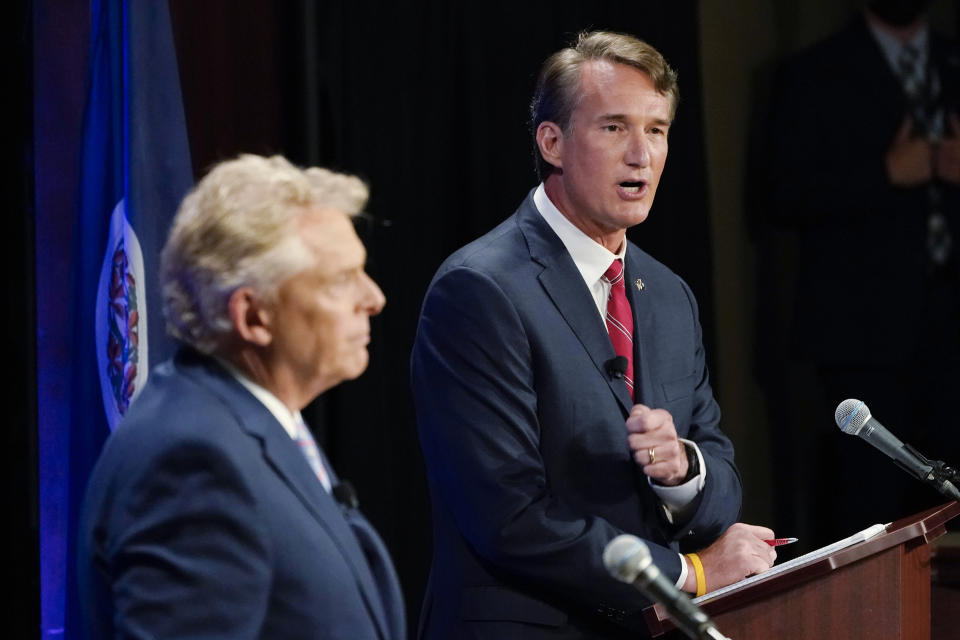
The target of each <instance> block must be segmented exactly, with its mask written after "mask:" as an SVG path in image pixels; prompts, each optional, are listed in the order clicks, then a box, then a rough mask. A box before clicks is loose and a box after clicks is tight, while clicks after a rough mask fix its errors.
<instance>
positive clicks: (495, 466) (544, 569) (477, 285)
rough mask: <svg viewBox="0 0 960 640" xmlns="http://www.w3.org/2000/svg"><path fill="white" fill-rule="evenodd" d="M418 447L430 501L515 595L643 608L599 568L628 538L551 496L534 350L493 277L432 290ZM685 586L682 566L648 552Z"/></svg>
mask: <svg viewBox="0 0 960 640" xmlns="http://www.w3.org/2000/svg"><path fill="white" fill-rule="evenodd" d="M412 376H413V387H414V394H415V400H416V409H417V416H418V425H419V429H420V438H421V443H422V447H423V451H424V457H425V461H426V464H427V469H428V475H429V478H430V483H431V488H432V491H433V499H434V500H435V501H439V502H440V503H442V508H443V509H444V510H445V511H448V512H449V513H450V514H451V515H452V518H453V520H454V521H455V524H456V527H457V529H458V530H459V531H460V533H461V534H462V535H463V536H464V537H465V538H466V539H467V541H468V542H469V544H470V546H471V547H472V548H473V550H474V551H475V552H476V553H477V554H479V556H481V557H482V558H483V559H484V560H485V561H486V562H487V563H488V564H489V565H492V567H493V568H494V569H495V570H497V571H504V572H506V573H508V574H509V575H511V576H512V577H513V579H514V580H517V581H518V582H519V583H527V584H529V585H532V586H534V587H536V588H539V589H542V590H546V591H549V592H551V593H554V594H557V595H560V596H562V597H565V598H567V599H568V600H569V601H571V602H573V603H577V604H578V605H581V606H583V607H588V608H590V609H591V610H596V609H598V608H601V607H603V608H607V607H614V608H617V609H619V610H621V611H623V612H625V613H626V614H629V613H631V612H635V611H637V610H639V608H640V607H641V606H642V605H644V601H643V599H642V598H641V597H639V594H637V592H636V591H635V590H634V589H633V588H632V587H630V586H628V585H624V584H622V583H619V582H617V581H615V580H614V579H613V578H611V577H610V576H609V574H608V573H607V571H606V570H605V568H604V567H603V564H602V554H603V549H604V547H605V545H606V544H607V543H608V542H609V541H610V540H611V539H612V538H614V537H615V536H616V535H618V534H620V533H622V531H619V530H618V529H617V528H615V527H614V526H612V525H611V524H610V523H609V522H607V521H606V520H604V519H602V518H599V517H595V516H591V515H589V514H587V513H583V512H582V511H581V510H576V509H573V508H571V507H570V506H569V505H567V504H564V503H563V502H562V501H560V500H559V499H557V497H556V496H554V495H553V494H551V491H550V487H549V485H548V482H547V478H546V473H545V470H544V462H543V459H542V458H541V456H540V453H539V449H538V443H539V439H540V430H541V426H542V427H543V428H544V429H548V428H549V425H540V424H539V421H538V414H537V402H538V398H537V393H536V388H535V379H534V372H533V369H532V357H531V345H530V343H529V341H528V338H527V335H526V332H525V329H524V326H523V322H522V321H521V319H520V317H519V315H518V313H517V311H516V309H515V307H514V305H513V303H512V302H511V300H510V299H509V298H508V296H507V295H505V294H504V292H503V291H502V290H501V288H500V287H499V286H498V284H497V283H496V282H494V281H493V280H492V279H491V278H490V277H489V276H487V275H485V274H483V273H481V272H478V271H475V270H472V269H469V268H464V267H460V268H454V269H453V270H450V271H447V272H445V273H443V274H442V275H440V276H438V278H437V279H436V280H435V282H434V283H433V284H432V286H431V289H430V291H429V292H428V294H427V298H426V300H425V302H424V307H423V311H422V315H421V320H420V325H419V328H418V333H417V339H416V343H415V346H414V351H413V357H412ZM651 552H652V553H653V555H654V560H655V561H656V562H658V563H659V564H660V566H661V567H669V568H670V572H671V573H673V574H674V578H675V577H676V576H677V575H679V558H678V556H677V554H676V553H675V552H673V551H671V550H670V549H668V548H666V547H662V546H659V545H655V544H652V545H651Z"/></svg>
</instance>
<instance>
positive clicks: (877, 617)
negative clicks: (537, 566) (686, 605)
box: [644, 502, 960, 640]
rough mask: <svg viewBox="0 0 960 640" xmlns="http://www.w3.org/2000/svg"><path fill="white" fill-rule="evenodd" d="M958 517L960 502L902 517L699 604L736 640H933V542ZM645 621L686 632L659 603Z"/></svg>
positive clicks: (660, 631) (659, 630) (654, 630)
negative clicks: (845, 544)
mask: <svg viewBox="0 0 960 640" xmlns="http://www.w3.org/2000/svg"><path fill="white" fill-rule="evenodd" d="M958 514H960V504H958V503H957V502H949V503H947V504H944V505H941V506H939V507H934V508H933V509H928V510H927V511H923V512H921V513H918V514H916V515H914V516H911V517H909V518H904V519H902V520H897V521H896V522H894V523H892V524H891V525H890V526H889V527H887V529H886V531H884V532H883V533H880V534H878V535H876V536H874V537H873V538H870V539H868V540H866V541H864V542H859V543H857V544H854V545H852V546H849V547H846V548H844V549H841V550H839V551H836V552H834V553H832V554H830V555H827V556H824V557H822V558H818V559H816V560H813V561H811V562H810V563H805V564H802V565H801V566H797V567H794V568H792V569H790V570H788V571H784V572H783V573H780V574H778V575H774V576H771V577H770V578H768V579H761V580H758V581H756V582H753V583H751V584H749V585H745V586H744V587H742V588H740V589H735V590H733V591H730V592H727V593H724V594H722V595H720V596H718V597H716V598H713V599H709V600H706V601H704V602H702V603H701V604H700V606H701V608H702V609H703V610H704V612H705V613H706V614H707V615H709V616H710V617H711V618H712V619H713V621H714V622H715V623H716V625H717V628H718V629H719V630H720V631H721V632H722V633H723V634H724V635H726V636H728V637H729V638H730V639H731V640H755V639H768V638H769V639H776V640H812V639H820V638H837V639H841V638H842V639H843V640H858V639H862V640H887V639H893V638H903V639H907V640H930V544H929V543H930V542H931V541H932V540H935V539H936V538H938V537H940V536H941V535H943V534H944V533H946V529H945V527H944V525H945V524H946V523H947V522H948V521H949V520H950V519H952V518H953V517H955V516H956V515H958ZM644 618H645V620H646V622H647V626H648V627H649V629H650V632H651V634H652V635H653V636H654V637H661V636H662V637H664V640H666V639H669V640H674V639H680V638H685V637H686V636H684V635H683V634H682V633H681V632H680V631H678V630H676V627H675V626H674V625H673V623H672V622H671V621H670V619H669V618H667V615H666V612H665V611H664V610H663V608H662V607H661V606H660V605H656V606H651V607H648V608H647V609H645V610H644ZM664 634H667V635H664ZM957 637H958V638H960V630H958V632H957Z"/></svg>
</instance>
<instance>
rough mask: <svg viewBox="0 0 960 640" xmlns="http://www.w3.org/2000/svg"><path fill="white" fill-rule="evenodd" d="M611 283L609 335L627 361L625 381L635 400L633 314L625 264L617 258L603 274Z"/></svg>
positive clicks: (608, 320) (608, 309)
mask: <svg viewBox="0 0 960 640" xmlns="http://www.w3.org/2000/svg"><path fill="white" fill-rule="evenodd" d="M603 279H604V280H606V281H607V282H609V283H610V295H609V296H608V297H607V333H609V334H610V342H611V343H612V344H613V350H614V351H615V352H616V354H617V355H618V356H623V357H625V358H626V359H627V370H626V371H625V372H624V374H623V380H624V382H626V383H627V390H628V391H629V392H630V397H631V398H633V397H634V396H633V312H632V311H631V310H630V302H629V301H628V300H627V289H626V286H625V285H624V282H623V262H622V261H621V260H620V258H617V259H615V260H614V261H613V263H611V264H610V268H608V269H607V271H606V273H604V274H603Z"/></svg>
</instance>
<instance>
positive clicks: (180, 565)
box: [95, 438, 271, 639]
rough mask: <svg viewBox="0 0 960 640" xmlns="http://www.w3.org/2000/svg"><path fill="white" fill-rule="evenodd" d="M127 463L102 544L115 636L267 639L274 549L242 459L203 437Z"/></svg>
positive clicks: (102, 534)
mask: <svg viewBox="0 0 960 640" xmlns="http://www.w3.org/2000/svg"><path fill="white" fill-rule="evenodd" d="M128 464H130V465H133V466H135V467H139V468H138V469H137V470H136V471H135V472H134V473H132V474H130V475H126V476H124V477H127V478H130V481H129V482H127V483H126V484H125V486H121V487H117V488H116V494H115V498H114V499H115V505H114V507H113V508H111V509H110V510H109V511H108V513H110V516H109V517H110V518H111V520H112V521H111V522H110V523H108V524H107V526H105V527H103V528H102V529H101V533H100V534H99V536H100V539H99V540H98V541H97V542H98V546H99V547H100V548H101V551H102V556H101V557H102V558H103V562H104V564H105V566H103V567H101V570H103V571H106V572H107V573H108V574H109V575H110V576H111V578H112V580H111V582H112V585H113V600H114V603H115V607H116V613H115V616H114V621H113V625H114V631H115V635H116V637H118V638H128V637H136V638H143V637H156V638H201V637H202V638H211V639H213V638H224V639H226V638H230V639H237V638H256V637H259V634H260V627H261V625H262V622H263V619H264V615H265V611H266V608H267V594H269V593H270V589H269V582H270V580H271V574H270V566H271V565H270V562H269V558H268V554H269V548H268V546H267V543H266V539H267V538H266V535H265V533H264V532H263V531H262V530H261V528H260V526H259V525H258V523H259V522H261V521H262V520H263V517H262V516H263V514H261V513H258V508H257V506H256V504H255V501H254V498H253V496H252V494H251V492H250V491H249V490H248V488H247V485H246V483H245V480H244V478H243V473H242V470H241V469H240V468H238V465H237V464H236V462H235V461H234V460H231V459H230V458H229V456H227V455H226V454H225V452H224V451H223V450H221V449H220V448H219V447H217V446H216V445H215V444H212V443H210V442H206V441H204V440H202V439H200V438H198V439H196V440H194V441H192V442H188V443H182V442H181V443H178V444H176V445H175V446H170V447H168V448H167V449H166V450H163V451H161V452H160V453H159V454H158V455H156V456H153V457H151V458H148V459H145V460H132V461H130V462H129V463H128ZM103 532H110V534H109V535H110V537H109V538H105V536H106V535H107V534H106V533H103ZM95 535H96V534H95Z"/></svg>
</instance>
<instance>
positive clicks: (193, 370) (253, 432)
mask: <svg viewBox="0 0 960 640" xmlns="http://www.w3.org/2000/svg"><path fill="white" fill-rule="evenodd" d="M186 370H187V372H188V375H191V377H192V378H193V379H195V380H196V381H197V382H198V383H200V384H202V385H203V386H204V387H205V388H207V389H208V390H210V391H211V392H212V393H214V394H215V395H217V396H218V397H220V398H221V399H222V400H223V401H224V404H226V405H227V406H228V407H229V408H230V410H231V411H232V412H233V414H234V416H236V418H237V422H238V425H239V427H240V430H241V431H242V432H243V433H244V434H245V435H246V436H248V437H252V438H255V439H257V440H259V441H260V443H261V446H262V449H263V456H264V458H265V459H266V461H267V463H268V464H269V465H270V467H271V468H272V469H273V470H274V472H275V473H276V474H277V475H278V476H279V477H280V478H281V479H282V480H283V482H284V483H285V484H286V485H287V486H288V487H289V488H290V490H291V491H293V493H294V494H296V495H297V497H298V498H299V499H300V501H301V502H302V503H303V504H304V506H305V507H306V509H307V510H308V511H309V512H310V513H311V514H312V515H313V516H314V518H316V520H317V522H318V523H319V524H320V526H321V527H323V528H324V529H325V530H326V531H327V533H328V535H329V536H330V538H331V539H332V540H333V541H334V543H335V544H336V545H337V547H338V549H339V550H340V553H341V554H342V555H343V557H344V558H345V559H346V560H347V563H348V564H349V565H350V567H351V569H352V570H353V573H354V576H355V577H356V579H357V583H358V585H359V587H360V592H361V594H362V595H363V598H364V600H365V602H366V604H367V608H368V609H369V610H370V614H371V617H372V618H373V620H374V621H375V622H376V624H377V627H378V629H379V631H380V635H381V637H382V638H385V639H386V638H390V637H391V634H390V632H389V630H388V625H387V619H386V613H385V611H384V604H383V603H382V602H381V599H380V592H379V590H378V589H377V586H376V583H375V581H374V578H373V575H372V573H371V571H370V565H369V563H368V562H367V559H366V557H365V556H364V553H363V550H362V549H361V547H360V544H359V542H358V540H357V538H356V536H355V534H354V532H353V531H352V530H351V528H350V525H349V524H348V522H347V520H346V518H345V515H344V513H343V511H342V508H341V506H340V505H339V504H337V502H336V501H335V500H334V498H333V496H331V495H330V494H328V493H327V492H326V490H325V489H324V488H323V485H322V484H321V483H320V481H319V480H318V479H317V476H316V475H315V474H314V472H313V470H312V469H311V468H310V465H309V463H308V462H307V460H306V458H305V457H304V456H303V454H302V453H301V452H300V450H299V449H298V447H297V445H296V443H294V442H293V440H292V439H291V438H290V436H289V434H287V432H286V431H285V430H284V428H283V426H282V425H281V424H280V423H279V422H277V420H276V418H274V417H273V414H271V413H270V412H269V411H268V410H267V408H266V407H264V406H263V405H262V404H261V403H260V401H259V400H257V399H256V398H255V397H253V396H252V395H251V394H250V393H249V392H248V391H247V390H246V389H244V388H243V386H242V385H241V384H240V383H239V382H237V381H236V380H235V379H234V378H233V377H232V376H231V375H230V374H229V373H228V372H226V371H225V370H224V369H222V368H221V367H220V366H219V365H217V364H216V363H215V362H214V361H213V360H210V359H207V358H203V357H198V358H196V360H195V362H194V363H192V366H191V365H188V366H187V367H186ZM320 455H321V457H322V458H323V459H324V464H326V465H327V469H328V470H330V472H331V475H330V479H331V482H333V483H334V485H335V484H336V476H335V475H334V474H333V470H332V467H331V466H330V465H329V463H328V462H327V460H326V457H325V456H324V454H323V452H322V451H321V454H320Z"/></svg>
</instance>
